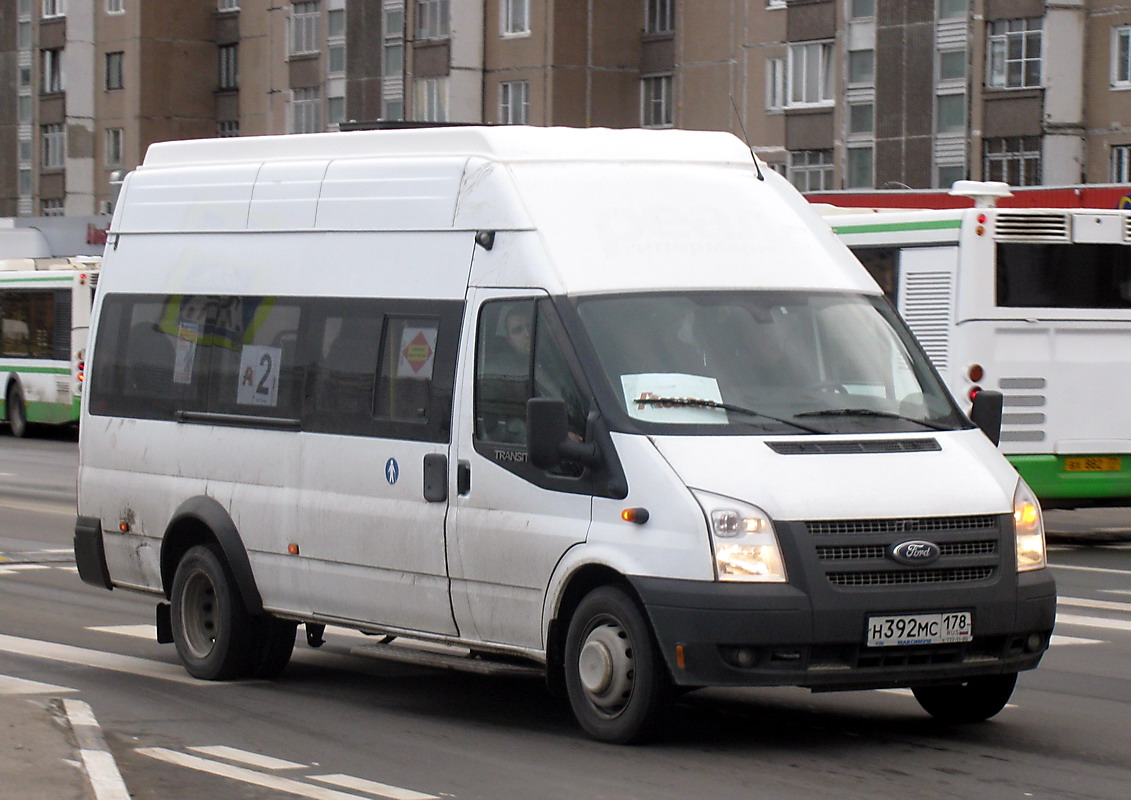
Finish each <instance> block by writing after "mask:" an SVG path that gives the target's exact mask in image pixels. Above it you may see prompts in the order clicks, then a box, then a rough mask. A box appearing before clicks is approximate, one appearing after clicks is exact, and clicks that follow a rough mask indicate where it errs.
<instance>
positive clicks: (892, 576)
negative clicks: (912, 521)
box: [828, 567, 994, 586]
mask: <svg viewBox="0 0 1131 800" xmlns="http://www.w3.org/2000/svg"><path fill="white" fill-rule="evenodd" d="M993 574H994V568H993V567H957V568H955V569H904V570H891V571H886V570H885V571H881V570H873V571H870V572H830V573H828V576H829V583H831V584H832V585H833V586H911V585H916V584H924V583H932V584H938V583H971V582H974V581H984V580H988V579H989V578H991V577H993Z"/></svg>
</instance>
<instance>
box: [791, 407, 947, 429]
mask: <svg viewBox="0 0 1131 800" xmlns="http://www.w3.org/2000/svg"><path fill="white" fill-rule="evenodd" d="M794 416H795V417H886V418H888V419H902V420H905V421H907V422H914V423H915V424H916V425H922V426H923V427H924V428H930V429H932V430H936V431H950V430H954V429H953V428H952V427H951V426H949V425H942V424H940V423H938V422H928V421H927V420H925V419H916V418H915V417H908V416H905V415H904V414H896V413H895V412H894V411H876V410H875V409H871V408H824V409H821V410H820V411H802V412H801V413H800V414H794Z"/></svg>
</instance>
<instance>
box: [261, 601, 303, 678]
mask: <svg viewBox="0 0 1131 800" xmlns="http://www.w3.org/2000/svg"><path fill="white" fill-rule="evenodd" d="M254 625H255V628H256V646H255V652H254V653H253V654H252V666H251V672H250V676H251V677H252V678H264V679H266V680H274V679H275V678H278V677H279V676H280V675H282V674H283V670H284V669H286V668H287V664H288V663H290V660H291V653H293V652H294V649H295V633H296V629H297V628H298V623H296V622H290V621H288V620H285V619H279V618H278V617H272V616H264V617H260V618H258V619H256V620H254Z"/></svg>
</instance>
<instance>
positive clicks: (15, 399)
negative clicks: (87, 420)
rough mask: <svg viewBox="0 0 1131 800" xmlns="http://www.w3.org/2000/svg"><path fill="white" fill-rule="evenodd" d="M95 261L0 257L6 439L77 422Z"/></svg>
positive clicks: (0, 376)
mask: <svg viewBox="0 0 1131 800" xmlns="http://www.w3.org/2000/svg"><path fill="white" fill-rule="evenodd" d="M99 264H100V259H99V258H98V257H96V256H76V257H70V258H10V259H3V260H0V389H2V391H3V393H2V394H0V419H3V420H6V421H7V422H8V424H9V426H10V427H11V430H12V434H13V435H14V436H25V435H27V433H28V430H29V425H33V424H43V425H67V424H75V423H77V422H78V418H79V407H80V398H81V397H82V384H83V378H84V371H85V368H86V344H87V337H88V333H89V329H90V309H91V304H92V302H93V299H94V290H95V286H96V285H97V283H98V268H99Z"/></svg>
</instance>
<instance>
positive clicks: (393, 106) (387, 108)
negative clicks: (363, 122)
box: [381, 97, 404, 120]
mask: <svg viewBox="0 0 1131 800" xmlns="http://www.w3.org/2000/svg"><path fill="white" fill-rule="evenodd" d="M383 107H384V108H383V110H382V111H381V119H392V120H403V119H404V100H402V99H401V98H399V97H397V98H394V99H392V100H385V101H384V103H383Z"/></svg>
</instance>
